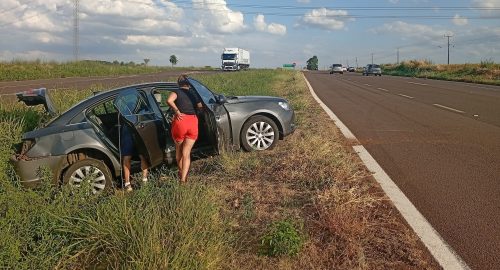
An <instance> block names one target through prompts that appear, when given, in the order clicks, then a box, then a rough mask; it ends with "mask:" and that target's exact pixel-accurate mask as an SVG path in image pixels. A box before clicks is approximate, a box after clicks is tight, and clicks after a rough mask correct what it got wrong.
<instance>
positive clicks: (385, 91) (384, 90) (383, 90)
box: [377, 87, 389, 92]
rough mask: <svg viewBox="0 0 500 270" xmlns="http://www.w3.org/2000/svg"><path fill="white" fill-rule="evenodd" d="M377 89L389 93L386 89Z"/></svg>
mask: <svg viewBox="0 0 500 270" xmlns="http://www.w3.org/2000/svg"><path fill="white" fill-rule="evenodd" d="M377 89H378V90H382V91H385V92H389V90H387V89H384V88H380V87H379V88H377Z"/></svg>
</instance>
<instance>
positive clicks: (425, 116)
mask: <svg viewBox="0 0 500 270" xmlns="http://www.w3.org/2000/svg"><path fill="white" fill-rule="evenodd" d="M305 75H306V77H307V79H308V80H309V82H310V83H311V85H312V87H313V88H314V91H315V92H316V94H317V95H318V96H319V98H320V99H321V100H322V101H323V102H324V103H325V104H326V105H327V106H328V107H329V108H330V109H331V110H332V111H333V112H334V113H335V114H336V115H337V116H338V117H339V118H340V120H341V121H342V122H343V123H344V124H345V125H346V126H347V127H348V128H349V129H350V130H351V131H352V132H353V133H354V135H355V136H356V137H357V138H358V140H359V143H360V144H362V145H364V146H365V148H366V149H367V150H368V151H369V152H370V154H371V155H372V156H373V157H374V158H375V159H376V160H377V162H378V163H379V164H380V165H381V166H382V168H383V169H384V170H385V171H386V172H387V174H388V175H389V176H390V177H391V178H392V180H393V181H394V182H395V183H396V184H397V185H398V187H399V188H400V189H401V190H402V191H403V192H404V193H405V195H406V196H407V197H408V198H409V199H410V201H411V202H412V203H413V204H414V205H415V206H416V207H417V209H418V210H419V211H420V212H421V213H422V214H423V215H424V216H425V217H426V218H427V220H428V221H429V222H430V223H431V225H432V226H433V227H434V229H436V230H437V232H438V233H439V234H440V235H441V236H442V237H443V239H444V240H445V241H446V242H447V243H448V244H449V245H450V246H451V247H452V248H453V249H454V250H455V251H456V252H457V254H458V255H459V256H460V257H461V258H462V259H464V261H465V262H466V263H467V264H468V265H469V266H470V267H471V268H472V269H500V87H496V86H487V85H478V84H467V83H458V82H446V81H436V80H426V79H415V78H404V77H392V76H382V77H374V76H370V77H365V76H361V75H360V74H355V73H344V75H340V74H335V75H330V74H328V73H324V72H306V73H305Z"/></svg>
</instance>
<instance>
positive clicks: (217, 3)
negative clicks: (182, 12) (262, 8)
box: [193, 0, 246, 33]
mask: <svg viewBox="0 0 500 270" xmlns="http://www.w3.org/2000/svg"><path fill="white" fill-rule="evenodd" d="M193 8H194V9H195V13H197V14H199V19H198V22H197V27H198V28H202V29H206V30H207V31H209V32H212V33H238V32H241V31H242V30H244V29H245V28H246V25H245V22H244V17H243V13H241V12H239V11H233V10H231V9H230V8H228V7H227V3H226V1H225V0H193Z"/></svg>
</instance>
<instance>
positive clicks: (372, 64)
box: [372, 53, 373, 65]
mask: <svg viewBox="0 0 500 270" xmlns="http://www.w3.org/2000/svg"><path fill="white" fill-rule="evenodd" d="M372 65H373V53H372Z"/></svg>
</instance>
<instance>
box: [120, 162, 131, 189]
mask: <svg viewBox="0 0 500 270" xmlns="http://www.w3.org/2000/svg"><path fill="white" fill-rule="evenodd" d="M131 160H132V156H123V157H122V161H123V181H124V182H125V186H127V185H129V184H130V164H131ZM127 183H128V184H127Z"/></svg>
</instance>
